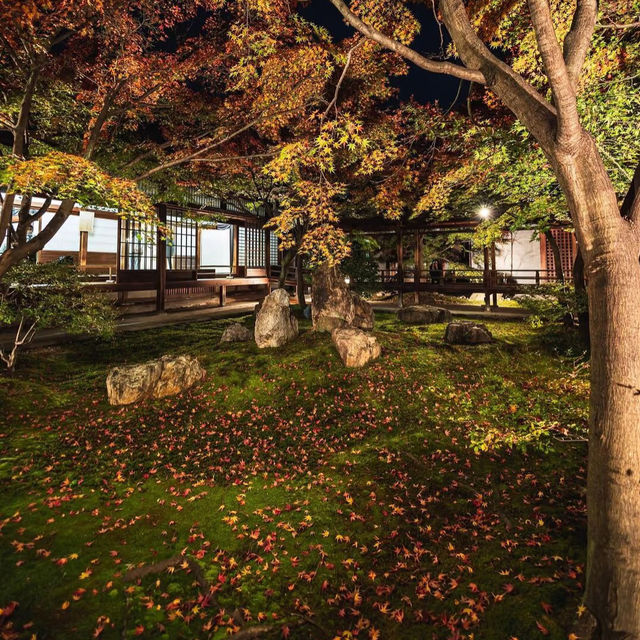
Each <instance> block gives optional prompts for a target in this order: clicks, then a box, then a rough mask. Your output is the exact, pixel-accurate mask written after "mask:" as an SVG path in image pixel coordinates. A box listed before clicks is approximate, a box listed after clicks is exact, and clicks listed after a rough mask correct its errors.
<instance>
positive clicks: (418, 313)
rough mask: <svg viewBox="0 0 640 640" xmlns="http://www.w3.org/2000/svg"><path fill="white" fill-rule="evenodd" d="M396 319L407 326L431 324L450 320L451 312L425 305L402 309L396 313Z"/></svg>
mask: <svg viewBox="0 0 640 640" xmlns="http://www.w3.org/2000/svg"><path fill="white" fill-rule="evenodd" d="M398 318H399V319H400V321H401V322H405V323H407V324H433V323H434V322H447V321H449V320H451V311H449V310H448V309H441V308H440V307H431V306H429V305H426V304H417V305H414V306H412V307H404V308H402V309H400V310H399V311H398Z"/></svg>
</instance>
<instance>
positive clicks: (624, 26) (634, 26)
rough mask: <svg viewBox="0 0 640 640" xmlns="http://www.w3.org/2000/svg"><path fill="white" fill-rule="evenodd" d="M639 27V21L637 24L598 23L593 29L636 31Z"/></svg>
mask: <svg viewBox="0 0 640 640" xmlns="http://www.w3.org/2000/svg"><path fill="white" fill-rule="evenodd" d="M638 27H640V20H639V21H638V22H625V23H622V22H609V23H607V24H602V23H598V24H596V26H595V28H596V29H598V30H601V29H637V28H638Z"/></svg>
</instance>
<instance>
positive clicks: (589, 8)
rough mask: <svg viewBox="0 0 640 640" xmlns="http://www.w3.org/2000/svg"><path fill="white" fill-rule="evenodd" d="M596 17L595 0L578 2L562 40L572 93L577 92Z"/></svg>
mask: <svg viewBox="0 0 640 640" xmlns="http://www.w3.org/2000/svg"><path fill="white" fill-rule="evenodd" d="M597 15H598V2H597V0H578V4H577V6H576V10H575V13H574V14H573V20H572V21H571V28H570V29H569V33H567V35H566V36H565V39H564V44H563V53H564V61H565V63H566V65H567V73H568V75H569V80H570V82H571V86H572V87H573V90H574V92H575V91H577V87H578V79H579V77H580V72H581V71H582V66H583V65H584V61H585V59H586V57H587V53H588V52H589V47H590V45H591V38H592V36H593V29H594V27H595V24H596V18H597Z"/></svg>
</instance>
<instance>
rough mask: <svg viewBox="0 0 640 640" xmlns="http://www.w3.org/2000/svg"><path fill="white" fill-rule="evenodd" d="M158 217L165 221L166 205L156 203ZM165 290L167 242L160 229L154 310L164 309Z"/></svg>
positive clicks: (157, 247) (157, 238) (157, 236)
mask: <svg viewBox="0 0 640 640" xmlns="http://www.w3.org/2000/svg"><path fill="white" fill-rule="evenodd" d="M158 219H159V220H160V222H163V223H164V222H166V221H167V205H165V204H159V205H158ZM166 290H167V242H166V240H165V239H164V237H163V236H162V233H161V232H160V229H158V230H157V232H156V311H164V308H165V296H166Z"/></svg>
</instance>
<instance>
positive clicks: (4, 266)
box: [0, 199, 75, 278]
mask: <svg viewBox="0 0 640 640" xmlns="http://www.w3.org/2000/svg"><path fill="white" fill-rule="evenodd" d="M74 204H75V201H74V200H71V199H67V200H63V201H62V202H61V203H60V206H59V207H58V210H57V211H56V213H55V214H54V216H53V218H51V220H50V221H49V222H48V224H47V226H46V227H45V228H44V229H43V230H42V231H41V232H40V233H39V234H38V235H37V236H34V237H33V238H31V240H29V241H28V242H26V243H25V244H23V245H20V246H18V247H14V248H11V249H7V250H6V251H5V252H4V253H3V254H2V255H1V256H0V278H1V277H2V276H4V274H5V273H6V272H7V271H8V270H9V269H11V267H13V266H14V265H16V264H18V263H19V262H20V261H21V260H23V259H24V258H26V257H27V256H30V255H32V254H34V253H36V252H37V251H40V250H41V249H42V248H43V247H44V246H45V244H47V242H49V240H51V238H53V236H54V235H55V234H56V233H57V232H58V231H59V230H60V227H62V225H63V224H64V221H65V220H66V219H67V218H68V217H69V215H70V214H71V212H72V211H73V205H74Z"/></svg>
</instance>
